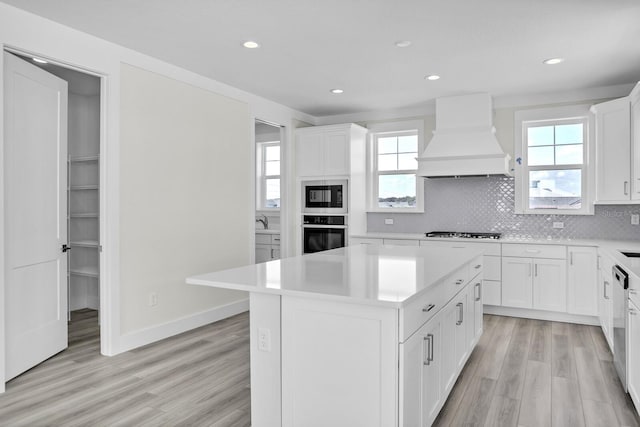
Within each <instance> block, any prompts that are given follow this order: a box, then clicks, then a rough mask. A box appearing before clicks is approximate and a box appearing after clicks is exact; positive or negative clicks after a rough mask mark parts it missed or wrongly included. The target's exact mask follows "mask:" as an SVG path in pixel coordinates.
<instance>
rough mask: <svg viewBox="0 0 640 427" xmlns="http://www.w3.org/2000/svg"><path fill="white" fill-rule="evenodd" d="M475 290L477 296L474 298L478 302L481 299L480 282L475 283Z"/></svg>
mask: <svg viewBox="0 0 640 427" xmlns="http://www.w3.org/2000/svg"><path fill="white" fill-rule="evenodd" d="M476 289H478V296H477V297H476V301H480V300H481V299H482V286H481V285H480V282H478V283H476Z"/></svg>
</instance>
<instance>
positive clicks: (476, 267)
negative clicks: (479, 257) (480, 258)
mask: <svg viewBox="0 0 640 427" xmlns="http://www.w3.org/2000/svg"><path fill="white" fill-rule="evenodd" d="M480 267H482V264H478V265H476V266H475V267H473V268H475V269H476V270H477V269H479V268H480Z"/></svg>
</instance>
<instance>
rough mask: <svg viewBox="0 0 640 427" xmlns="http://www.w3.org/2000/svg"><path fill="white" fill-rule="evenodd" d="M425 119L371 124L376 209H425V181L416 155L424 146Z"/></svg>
mask: <svg viewBox="0 0 640 427" xmlns="http://www.w3.org/2000/svg"><path fill="white" fill-rule="evenodd" d="M423 128H424V125H423V123H422V122H418V121H416V122H397V123H386V124H379V125H375V126H372V127H370V130H371V134H370V135H371V136H370V146H369V151H370V153H371V156H370V172H371V173H370V174H369V176H370V188H371V191H370V203H369V204H370V208H371V210H372V211H379V212H387V211H396V212H422V209H423V208H422V198H423V195H422V193H423V191H422V189H423V183H422V179H420V178H419V177H418V176H417V170H418V162H417V161H416V157H418V155H419V153H420V147H421V146H422V143H421V141H422V133H423V131H422V129H423Z"/></svg>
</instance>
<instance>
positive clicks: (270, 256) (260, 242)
mask: <svg viewBox="0 0 640 427" xmlns="http://www.w3.org/2000/svg"><path fill="white" fill-rule="evenodd" d="M274 259H280V234H262V233H256V261H255V262H256V264H258V263H261V262H267V261H271V260H274Z"/></svg>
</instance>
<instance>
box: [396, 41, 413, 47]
mask: <svg viewBox="0 0 640 427" xmlns="http://www.w3.org/2000/svg"><path fill="white" fill-rule="evenodd" d="M395 44H396V47H409V46H411V41H409V40H400V41H397V42H396V43H395Z"/></svg>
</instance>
